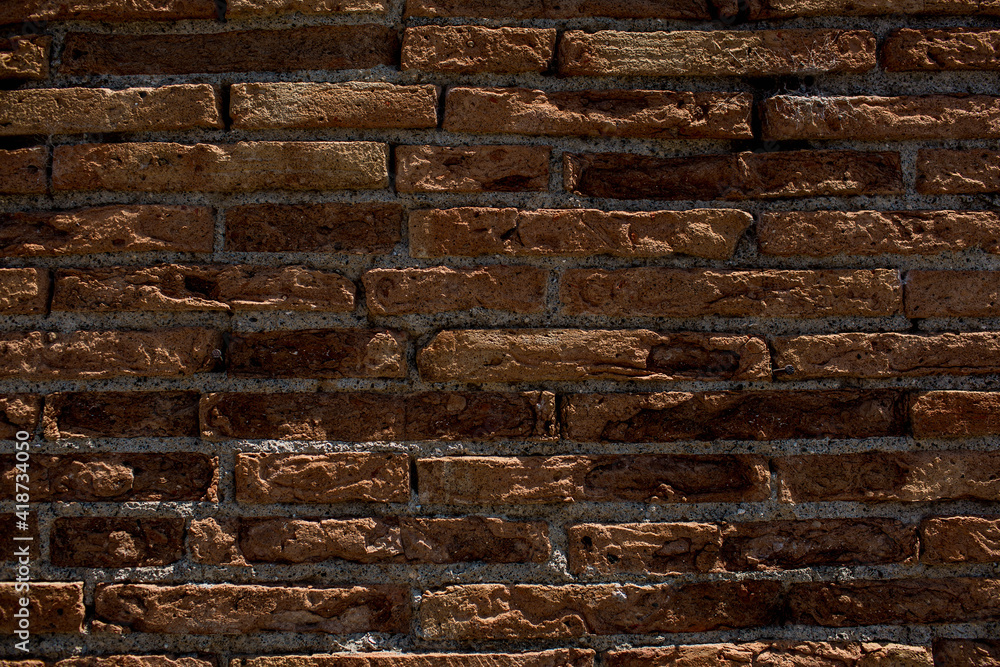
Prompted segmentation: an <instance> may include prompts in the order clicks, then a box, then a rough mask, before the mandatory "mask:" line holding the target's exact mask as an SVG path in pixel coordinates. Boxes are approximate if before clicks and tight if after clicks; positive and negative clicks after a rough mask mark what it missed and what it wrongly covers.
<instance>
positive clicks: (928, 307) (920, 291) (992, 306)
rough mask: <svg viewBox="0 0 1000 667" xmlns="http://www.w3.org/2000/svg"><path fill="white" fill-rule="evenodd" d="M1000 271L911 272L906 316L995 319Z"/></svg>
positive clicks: (999, 309)
mask: <svg viewBox="0 0 1000 667" xmlns="http://www.w3.org/2000/svg"><path fill="white" fill-rule="evenodd" d="M998 315H1000V271H908V272H907V274H906V316H907V317H910V318H921V317H996V316H998Z"/></svg>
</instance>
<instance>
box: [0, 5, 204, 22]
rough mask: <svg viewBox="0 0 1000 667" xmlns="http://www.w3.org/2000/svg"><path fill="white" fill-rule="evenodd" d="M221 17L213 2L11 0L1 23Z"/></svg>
mask: <svg viewBox="0 0 1000 667" xmlns="http://www.w3.org/2000/svg"><path fill="white" fill-rule="evenodd" d="M214 18H217V12H216V9H215V3H214V2H213V1H212V0H128V1H127V2H122V1H120V0H8V1H7V2H5V3H4V5H3V7H2V8H0V23H20V22H22V21H34V22H39V21H66V20H75V21H112V22H123V21H172V20H177V19H214Z"/></svg>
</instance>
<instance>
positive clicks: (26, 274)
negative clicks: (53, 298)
mask: <svg viewBox="0 0 1000 667" xmlns="http://www.w3.org/2000/svg"><path fill="white" fill-rule="evenodd" d="M0 233H2V232H0ZM48 307H49V272H48V271H47V270H45V269H0V312H2V313H3V314H4V315H44V314H46V313H47V311H48Z"/></svg>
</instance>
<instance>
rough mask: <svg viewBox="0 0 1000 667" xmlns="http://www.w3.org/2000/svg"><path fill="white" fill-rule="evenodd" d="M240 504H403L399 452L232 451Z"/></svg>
mask: <svg viewBox="0 0 1000 667" xmlns="http://www.w3.org/2000/svg"><path fill="white" fill-rule="evenodd" d="M236 499H237V500H238V501H239V502H240V503H252V504H258V503H342V502H378V503H403V502H407V501H408V500H409V499H410V468H409V458H408V457H407V456H406V455H405V454H381V453H379V454H375V453H336V454H238V455H237V457H236Z"/></svg>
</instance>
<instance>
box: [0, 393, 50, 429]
mask: <svg viewBox="0 0 1000 667" xmlns="http://www.w3.org/2000/svg"><path fill="white" fill-rule="evenodd" d="M41 415H42V399H41V397H40V396H34V395H32V394H0V439H3V440H12V439H13V438H14V436H15V435H16V434H17V432H18V431H28V432H29V433H34V431H35V429H36V428H37V427H38V421H39V419H40V418H41Z"/></svg>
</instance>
